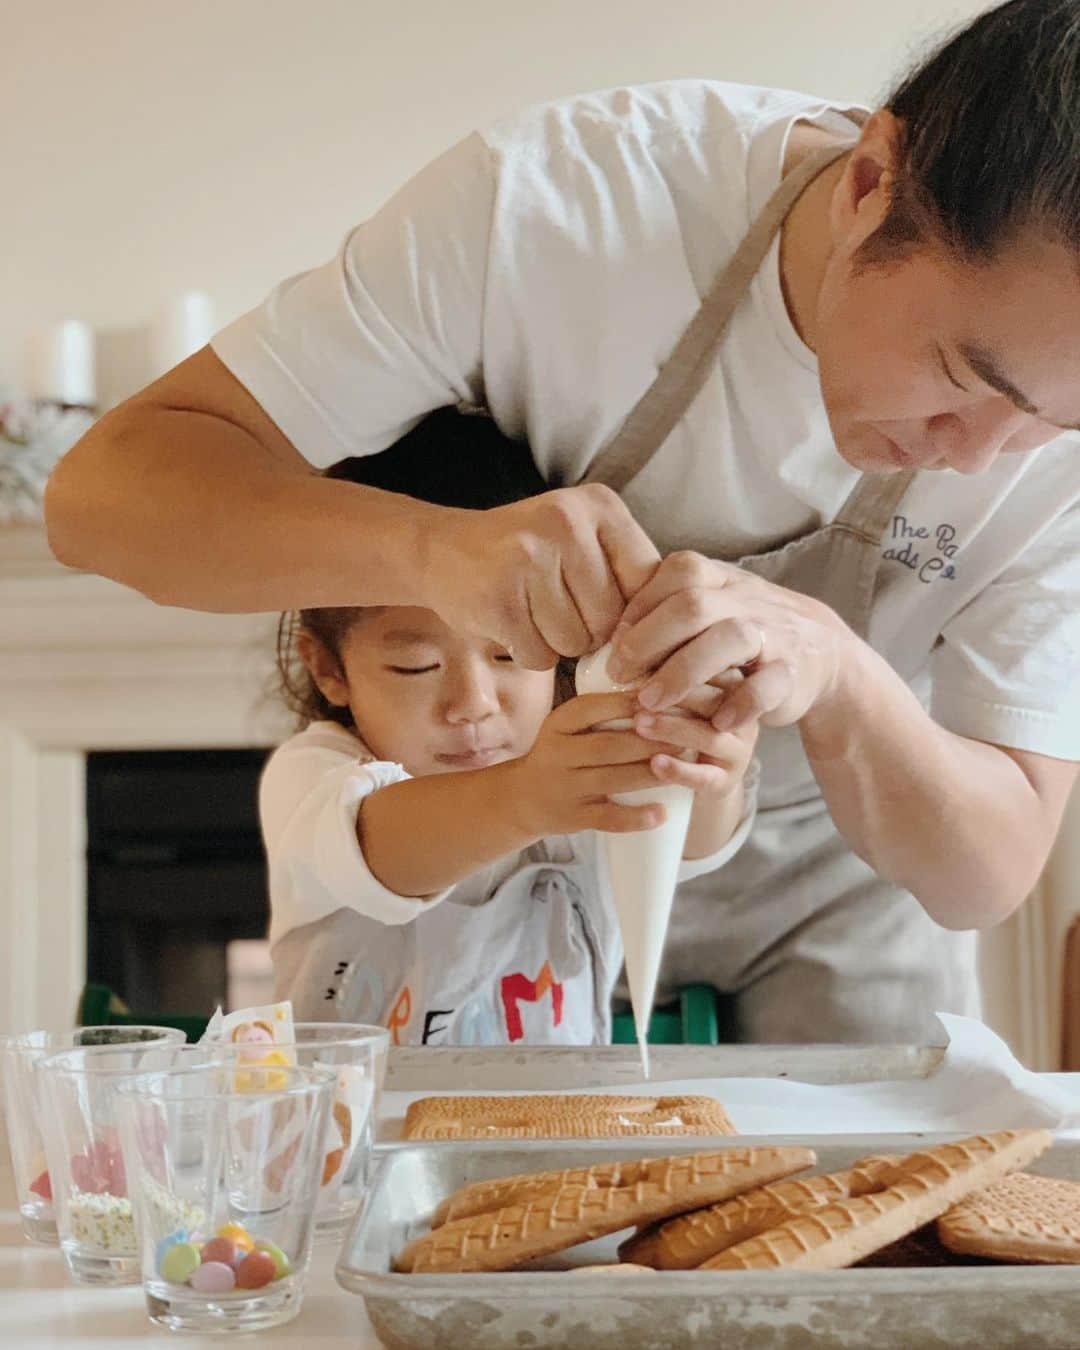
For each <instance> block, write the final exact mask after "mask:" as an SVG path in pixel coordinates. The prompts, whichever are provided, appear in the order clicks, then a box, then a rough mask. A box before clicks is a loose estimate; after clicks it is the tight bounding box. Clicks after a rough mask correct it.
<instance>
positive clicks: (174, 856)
mask: <svg viewBox="0 0 1080 1350" xmlns="http://www.w3.org/2000/svg"><path fill="white" fill-rule="evenodd" d="M269 753H270V752H269V751H268V750H139V751H95V752H92V753H90V754H88V755H87V766H86V816H87V929H88V931H87V979H88V980H89V981H91V982H93V983H96V984H104V985H108V987H109V988H110V989H112V990H113V991H114V992H115V993H117V994H119V995H120V997H121V998H123V999H124V1001H125V1002H126V1003H127V1004H128V1005H129V1007H130V1008H131V1009H132V1011H134V1012H137V1013H139V1014H140V1015H142V1014H146V1015H152V1014H154V1013H155V1012H157V1013H167V1012H172V1013H178V1012H179V1013H191V1014H205V1015H207V1016H208V1015H209V1014H210V1013H211V1012H212V1011H213V1009H214V1007H215V1006H216V1005H217V1004H219V1003H220V1004H222V1005H223V1006H228V1005H229V1002H230V1000H229V953H230V944H231V943H239V942H240V941H242V940H244V939H261V938H264V937H265V936H266V930H267V925H268V922H269V904H268V901H267V886H266V864H265V859H264V857H263V850H262V841H261V837H260V834H259V819H258V806H257V793H258V782H259V774H260V773H261V771H262V767H263V764H264V763H265V762H266V758H267V756H268V754H269ZM238 949H239V948H238Z"/></svg>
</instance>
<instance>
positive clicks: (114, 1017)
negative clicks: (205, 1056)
mask: <svg viewBox="0 0 1080 1350" xmlns="http://www.w3.org/2000/svg"><path fill="white" fill-rule="evenodd" d="M208 1020H209V1019H208V1018H206V1017H193V1016H189V1015H188V1014H187V1013H147V1014H145V1015H142V1014H140V1013H133V1012H132V1011H131V1009H130V1008H129V1007H128V1006H127V1004H126V1003H125V1002H124V1001H123V999H120V998H118V997H117V996H116V995H115V994H114V993H113V991H112V990H111V989H109V988H107V987H106V986H105V985H103V984H88V985H86V986H84V988H83V991H82V994H81V995H80V997H79V1008H78V1012H77V1013H76V1024H77V1025H78V1026H80V1027H107V1026H117V1027H133V1026H154V1027H177V1028H179V1030H180V1031H182V1032H183V1033H184V1035H185V1036H186V1037H187V1038H188V1040H189V1041H197V1040H198V1039H199V1037H200V1036H201V1035H202V1034H203V1032H204V1031H205V1030H206V1023H207V1021H208Z"/></svg>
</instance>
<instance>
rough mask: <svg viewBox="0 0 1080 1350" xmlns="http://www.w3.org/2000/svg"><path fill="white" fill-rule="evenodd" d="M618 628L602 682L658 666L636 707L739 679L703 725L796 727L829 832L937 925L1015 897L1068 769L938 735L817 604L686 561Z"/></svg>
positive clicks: (872, 657) (1024, 885)
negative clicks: (742, 672) (738, 671)
mask: <svg viewBox="0 0 1080 1350" xmlns="http://www.w3.org/2000/svg"><path fill="white" fill-rule="evenodd" d="M624 622H625V624H626V628H625V629H621V630H620V632H619V633H618V634H617V635H616V639H615V643H616V662H617V661H618V658H619V657H620V656H621V657H622V659H623V662H624V665H623V667H622V670H621V672H619V670H618V666H617V665H616V674H617V677H620V675H621V678H626V679H630V678H633V677H634V676H635V675H637V674H640V673H642V672H644V671H648V670H650V669H654V668H656V667H659V669H657V671H656V675H655V677H654V678H653V679H652V680H651V681H650V682H649V685H647V686H646V687H645V688H644V689H642V691H641V695H640V698H641V701H642V703H643V704H644V705H645V706H646V707H651V708H653V709H664V708H667V707H671V706H673V705H674V704H676V703H678V702H679V701H680V699H682V698H684V697H685V696H686V694H687V692H688V691H689V690H691V689H694V688H695V687H697V686H699V685H701V684H703V683H706V682H709V681H712V680H715V678H716V677H717V676H718V675H720V674H722V673H724V672H730V671H731V670H732V669H733V668H738V667H743V668H745V669H746V670H747V672H748V678H746V679H745V680H743V681H742V682H741V683H739V684H737V685H734V686H732V688H731V689H730V691H729V694H728V696H727V697H726V698H725V700H724V702H723V703H722V704H721V705H720V708H719V710H718V711H717V713H716V714H715V715H714V716H713V718H712V722H713V726H714V727H716V728H717V729H718V730H730V729H731V728H732V727H734V726H740V725H743V724H744V723H745V722H746V721H747V720H750V719H754V718H760V719H761V721H762V723H763V724H764V725H766V726H769V725H772V726H786V725H792V724H796V723H797V724H798V726H799V731H800V733H801V736H802V741H803V746H804V748H805V750H806V754H807V758H808V759H809V761H810V767H811V768H812V769H813V772H814V776H815V777H816V779H817V781H818V784H819V785H820V787H821V790H822V795H823V796H824V798H825V802H826V804H827V805H828V807H829V811H830V813H831V814H832V817H833V819H834V821H835V822H836V826H837V828H838V829H839V831H840V833H841V834H842V835H843V836H844V838H845V839H846V840H847V842H848V843H849V844H850V845H851V847H852V849H853V850H854V851H855V852H856V853H857V854H858V855H859V856H860V857H861V858H863V859H864V860H865V861H866V862H867V863H868V864H869V865H870V866H871V867H873V868H874V870H875V871H876V872H878V873H879V874H880V875H881V876H884V877H887V878H889V879H890V880H893V881H896V882H897V883H898V884H900V885H902V886H904V887H905V888H906V889H908V890H910V891H911V892H912V894H913V895H915V896H916V897H917V898H918V900H919V901H920V902H921V903H922V905H923V906H924V908H925V909H926V910H927V912H928V913H929V914H930V916H931V917H932V918H934V919H935V920H936V921H937V922H938V923H940V924H942V925H943V926H944V927H947V928H984V927H989V926H991V925H993V924H995V923H998V922H1000V921H1001V920H1002V919H1004V918H1006V917H1007V916H1008V915H1009V914H1010V913H1011V912H1012V911H1013V910H1015V909H1016V908H1017V907H1018V906H1019V905H1020V904H1022V903H1023V901H1024V899H1025V898H1026V897H1027V896H1028V895H1029V894H1030V892H1031V890H1032V888H1033V887H1034V885H1035V882H1036V881H1037V880H1038V877H1039V874H1040V873H1041V871H1042V869H1043V867H1044V866H1045V863H1046V859H1047V856H1048V855H1049V852H1050V849H1051V847H1052V845H1053V842H1054V838H1055V836H1056V834H1057V831H1058V828H1059V826H1060V824H1061V818H1062V814H1063V812H1064V809H1065V804H1066V801H1067V799H1068V795H1069V790H1070V788H1071V787H1072V784H1073V782H1074V781H1075V778H1076V774H1077V766H1076V765H1075V764H1073V763H1070V762H1068V761H1064V760H1057V759H1053V758H1051V757H1049V756H1045V755H1037V754H1033V753H1030V752H1025V751H1020V750H1013V749H1009V748H1006V747H1003V746H1000V745H993V744H990V743H988V742H985V741H978V740H973V739H971V738H969V737H965V736H960V735H957V734H956V733H955V732H952V731H949V730H947V729H946V728H945V727H942V726H940V725H939V724H938V723H937V722H935V721H934V720H933V718H932V717H931V716H930V715H929V713H927V711H926V710H925V709H924V708H923V706H922V704H921V703H920V702H919V700H918V699H917V698H916V697H915V695H914V694H913V693H912V692H911V690H910V689H909V688H908V686H907V685H906V684H905V682H904V681H903V679H902V678H901V677H900V676H899V675H898V674H897V673H896V671H894V670H893V669H892V667H891V666H890V665H889V664H888V662H886V661H885V660H884V659H883V658H882V657H881V656H879V655H878V654H877V653H876V652H875V651H874V650H873V649H872V648H871V647H870V646H869V645H868V644H867V643H865V642H864V641H862V639H861V638H859V637H858V636H857V635H856V634H855V633H854V632H852V630H851V629H850V628H849V627H848V626H847V625H846V624H845V623H843V621H842V620H841V619H840V618H839V617H838V616H837V615H836V614H835V613H834V612H833V611H832V610H831V609H829V608H828V606H826V605H824V604H822V603H821V602H820V601H817V600H813V599H809V598H808V597H806V596H803V595H800V594H798V593H797V592H795V591H790V590H788V589H786V588H785V587H781V586H775V585H773V584H772V583H770V582H767V581H764V580H762V579H761V578H759V577H755V576H753V575H751V574H750V573H747V572H743V571H741V570H740V569H738V568H736V567H732V566H730V565H728V564H725V563H716V562H710V561H709V560H708V559H706V558H702V557H700V556H699V555H697V554H672V555H671V556H670V557H669V558H667V559H665V560H664V563H663V564H662V566H661V567H660V568H659V569H658V570H657V572H656V574H655V575H654V577H653V578H652V580H651V581H650V583H649V584H648V585H647V586H646V587H645V588H644V590H643V591H642V592H641V593H640V594H639V595H638V596H635V597H634V599H633V600H632V601H631V602H630V604H629V605H628V606H627V608H626V611H625V615H624ZM611 664H612V663H610V662H609V669H610V668H611ZM637 726H638V730H639V733H640V734H642V735H648V734H650V733H648V732H646V731H645V730H643V729H642V726H641V723H640V719H638V722H637ZM665 730H666V723H665V721H664V720H663V719H660V721H659V722H658V725H657V727H656V734H660V735H663V734H665ZM766 734H767V733H766Z"/></svg>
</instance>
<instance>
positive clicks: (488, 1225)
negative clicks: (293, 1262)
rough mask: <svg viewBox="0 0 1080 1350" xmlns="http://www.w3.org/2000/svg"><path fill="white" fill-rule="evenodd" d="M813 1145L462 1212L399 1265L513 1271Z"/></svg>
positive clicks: (654, 1170)
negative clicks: (461, 1216)
mask: <svg viewBox="0 0 1080 1350" xmlns="http://www.w3.org/2000/svg"><path fill="white" fill-rule="evenodd" d="M814 1161H815V1155H814V1153H813V1152H812V1150H810V1149H807V1148H793V1147H775V1148H728V1149H720V1150H717V1151H715V1152H709V1153H687V1154H682V1155H675V1156H673V1157H670V1158H663V1159H656V1160H654V1161H653V1162H652V1163H651V1164H649V1168H648V1171H647V1173H646V1175H645V1176H644V1177H643V1178H641V1179H639V1180H638V1181H636V1182H635V1183H634V1184H632V1185H628V1186H581V1185H576V1186H575V1185H569V1186H560V1187H559V1188H558V1189H557V1190H556V1191H553V1192H551V1193H549V1194H547V1195H544V1196H542V1197H540V1198H539V1199H537V1200H534V1201H526V1202H525V1203H524V1204H518V1205H508V1206H506V1207H504V1208H503V1209H498V1210H488V1211H486V1212H485V1213H483V1214H474V1215H472V1216H471V1217H469V1218H466V1219H455V1220H453V1221H451V1222H449V1223H444V1224H443V1225H441V1227H439V1228H436V1229H434V1230H433V1231H432V1232H430V1233H427V1234H425V1235H424V1236H423V1237H420V1238H417V1239H415V1240H414V1241H413V1242H410V1243H409V1245H408V1246H407V1247H405V1248H404V1250H403V1251H401V1252H400V1253H399V1255H398V1257H397V1260H396V1261H395V1262H394V1268H395V1270H403V1271H412V1272H414V1273H419V1272H422V1271H426V1272H448V1271H478V1270H507V1269H509V1268H510V1267H512V1266H516V1265H519V1264H520V1263H521V1262H522V1261H528V1260H530V1259H532V1258H533V1257H537V1256H547V1255H550V1253H552V1252H557V1251H560V1250H562V1249H563V1248H565V1247H573V1246H576V1245H577V1244H578V1243H579V1242H586V1241H588V1240H589V1239H591V1238H596V1237H603V1236H604V1235H605V1234H607V1233H615V1232H618V1230H619V1229H620V1228H629V1227H631V1226H632V1225H634V1224H643V1223H651V1222H653V1221H654V1220H656V1219H662V1218H667V1217H668V1216H669V1215H672V1214H679V1213H681V1212H682V1211H683V1210H686V1209H692V1208H694V1207H695V1206H698V1205H705V1204H713V1203H715V1202H716V1201H718V1200H725V1199H729V1198H730V1197H731V1196H733V1195H738V1194H739V1193H740V1192H741V1191H745V1190H750V1189H751V1188H752V1187H754V1186H761V1185H764V1184H766V1183H768V1182H769V1181H778V1180H779V1179H780V1178H781V1177H784V1176H789V1175H790V1174H791V1173H792V1172H797V1171H800V1170H802V1169H803V1168H806V1167H812V1166H813V1164H814Z"/></svg>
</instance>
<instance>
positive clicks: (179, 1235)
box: [154, 1228, 190, 1270]
mask: <svg viewBox="0 0 1080 1350" xmlns="http://www.w3.org/2000/svg"><path fill="white" fill-rule="evenodd" d="M189 1236H190V1235H189V1233H188V1230H187V1229H186V1228H176V1229H174V1230H173V1231H172V1232H171V1233H166V1235H165V1236H164V1237H163V1238H162V1239H161V1241H160V1242H159V1243H158V1245H157V1248H156V1250H155V1252H154V1257H155V1260H156V1262H157V1267H158V1269H159V1270H160V1269H161V1263H162V1261H164V1260H165V1253H166V1252H167V1251H168V1250H169V1248H170V1247H175V1246H176V1244H177V1243H178V1242H186V1241H187V1240H188V1237H189Z"/></svg>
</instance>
